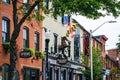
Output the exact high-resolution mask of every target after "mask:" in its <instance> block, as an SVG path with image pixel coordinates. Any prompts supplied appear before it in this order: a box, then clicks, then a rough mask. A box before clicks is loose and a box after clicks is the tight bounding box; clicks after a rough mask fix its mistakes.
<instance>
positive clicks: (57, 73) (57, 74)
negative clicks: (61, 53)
mask: <svg viewBox="0 0 120 80" xmlns="http://www.w3.org/2000/svg"><path fill="white" fill-rule="evenodd" d="M56 80H60V70H59V69H57V70H56Z"/></svg>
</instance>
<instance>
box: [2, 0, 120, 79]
mask: <svg viewBox="0 0 120 80" xmlns="http://www.w3.org/2000/svg"><path fill="white" fill-rule="evenodd" d="M0 1H1V0H0ZM10 1H11V2H12V6H13V23H14V24H13V26H14V30H13V32H12V35H11V39H10V79H9V80H13V78H14V74H15V71H16V60H17V55H16V54H17V46H16V39H17V38H18V35H19V32H20V28H21V25H22V24H23V23H24V22H25V20H31V19H32V18H37V19H38V21H41V20H43V18H44V17H43V16H42V15H41V14H39V11H38V10H35V14H34V12H33V10H34V8H35V7H36V6H37V5H39V6H40V7H41V9H42V10H43V11H44V13H52V16H54V17H56V16H61V15H62V14H63V13H65V14H79V15H83V16H86V17H88V18H93V19H97V18H99V17H100V16H105V15H108V14H112V15H113V16H114V17H117V16H119V13H120V2H118V1H117V0H107V1H106V0H81V1H80V0H53V6H52V8H50V9H49V10H47V9H46V8H45V7H44V6H43V1H44V0H31V3H29V4H26V3H23V2H22V0H10ZM45 1H49V0H45ZM18 4H20V5H18ZM100 10H105V11H106V13H105V14H104V13H102V12H101V11H100Z"/></svg>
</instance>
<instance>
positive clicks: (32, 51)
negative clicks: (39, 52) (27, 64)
mask: <svg viewBox="0 0 120 80" xmlns="http://www.w3.org/2000/svg"><path fill="white" fill-rule="evenodd" d="M24 51H28V52H30V53H31V56H33V55H34V54H35V52H34V50H33V49H31V48H25V49H24Z"/></svg>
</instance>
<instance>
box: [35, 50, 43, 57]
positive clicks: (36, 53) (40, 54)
mask: <svg viewBox="0 0 120 80" xmlns="http://www.w3.org/2000/svg"><path fill="white" fill-rule="evenodd" d="M35 56H36V57H40V58H41V59H43V58H44V57H45V55H44V53H43V52H39V51H36V52H35Z"/></svg>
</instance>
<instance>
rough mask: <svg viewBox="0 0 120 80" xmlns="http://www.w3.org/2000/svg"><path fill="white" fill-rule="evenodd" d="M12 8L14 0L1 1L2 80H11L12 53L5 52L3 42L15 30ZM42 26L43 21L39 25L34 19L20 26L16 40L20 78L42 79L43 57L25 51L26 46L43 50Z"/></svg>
mask: <svg viewBox="0 0 120 80" xmlns="http://www.w3.org/2000/svg"><path fill="white" fill-rule="evenodd" d="M18 1H19V2H21V3H22V1H23V2H24V3H27V2H26V1H28V0H18ZM29 1H31V0H29ZM19 4H20V3H19ZM19 4H18V5H19ZM12 9H13V8H12V0H1V1H0V36H1V37H0V59H1V60H0V80H1V79H2V80H9V78H8V77H9V64H10V54H9V52H5V49H4V47H3V44H4V43H6V42H9V41H10V37H11V35H12V32H13V30H14V26H13V16H12V15H13V14H12V11H13V10H12ZM40 13H41V10H40ZM20 17H21V16H19V18H20ZM41 26H42V23H39V25H38V22H37V21H36V20H35V19H32V20H31V21H29V22H28V21H25V22H24V24H23V25H22V27H21V28H20V34H19V36H18V38H17V40H16V42H17V56H18V60H17V62H16V63H17V64H16V68H17V70H18V72H19V74H20V80H30V78H31V79H32V80H42V76H41V74H40V73H41V72H42V59H40V58H38V59H37V58H36V56H35V55H33V56H31V55H30V52H28V54H29V55H25V54H24V52H23V51H24V49H25V48H30V49H33V50H34V51H42V27H41ZM22 54H23V55H22Z"/></svg>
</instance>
